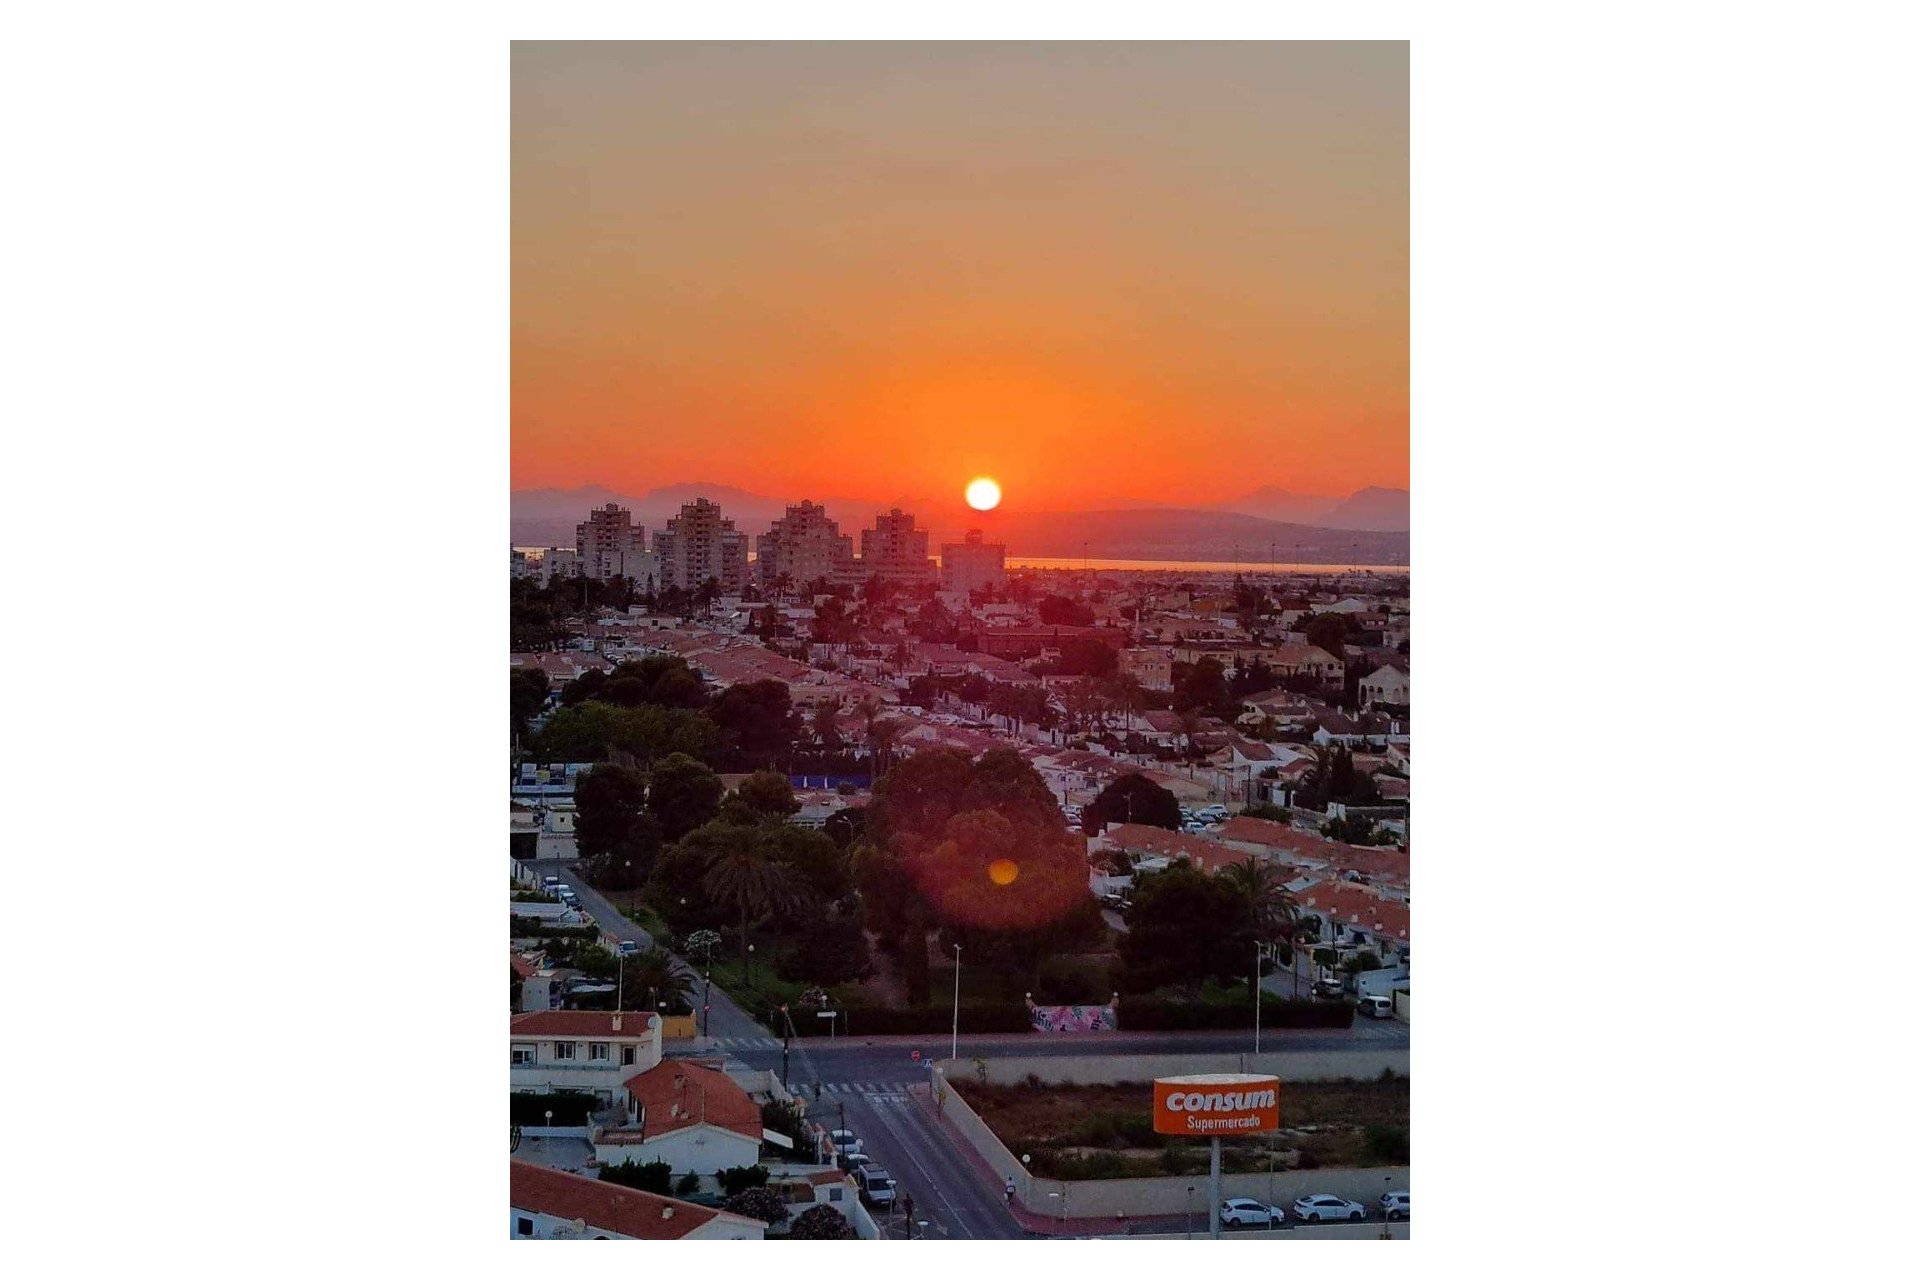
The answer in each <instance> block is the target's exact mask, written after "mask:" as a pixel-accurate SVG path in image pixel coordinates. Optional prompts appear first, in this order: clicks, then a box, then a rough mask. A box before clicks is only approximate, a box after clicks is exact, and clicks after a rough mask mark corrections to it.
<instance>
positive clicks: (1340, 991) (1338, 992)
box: [1313, 978, 1347, 1000]
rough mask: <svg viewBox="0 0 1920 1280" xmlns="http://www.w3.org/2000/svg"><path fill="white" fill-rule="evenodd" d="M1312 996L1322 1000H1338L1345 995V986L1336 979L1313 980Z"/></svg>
mask: <svg viewBox="0 0 1920 1280" xmlns="http://www.w3.org/2000/svg"><path fill="white" fill-rule="evenodd" d="M1313 994H1314V995H1316V996H1319V997H1320V998H1321V999H1322V1000H1338V999H1339V998H1340V997H1341V996H1343V995H1345V994H1347V984H1346V983H1344V982H1342V981H1341V980H1340V979H1338V978H1315V979H1314V980H1313Z"/></svg>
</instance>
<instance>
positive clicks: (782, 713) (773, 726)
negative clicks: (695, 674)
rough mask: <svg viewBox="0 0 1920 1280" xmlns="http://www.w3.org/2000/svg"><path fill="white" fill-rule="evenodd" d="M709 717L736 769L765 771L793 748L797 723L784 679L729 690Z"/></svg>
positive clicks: (714, 706) (731, 687)
mask: <svg viewBox="0 0 1920 1280" xmlns="http://www.w3.org/2000/svg"><path fill="white" fill-rule="evenodd" d="M707 714H708V715H709V716H710V717H711V718H712V719H713V722H714V723H715V724H716V725H718V726H719V728H720V735H721V745H722V748H723V750H725V751H726V753H727V757H728V759H729V760H730V761H731V762H732V763H733V764H734V765H735V766H737V767H744V768H752V769H762V768H765V767H766V766H768V765H770V764H773V763H776V762H777V761H779V760H781V759H783V758H784V757H785V756H786V754H787V753H788V752H789V751H791V750H792V749H793V738H794V734H795V733H796V732H797V731H798V727H799V726H798V720H797V718H796V717H795V715H794V712H793V695H792V692H791V691H790V690H789V689H788V688H787V683H786V681H784V680H752V681H748V682H746V683H744V684H736V685H732V686H730V687H728V688H727V689H726V690H725V691H724V692H722V693H721V694H720V696H719V697H717V698H715V699H714V700H713V704H712V706H711V707H709V708H708V711H707Z"/></svg>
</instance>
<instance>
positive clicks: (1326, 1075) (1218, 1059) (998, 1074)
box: [934, 1049, 1410, 1084]
mask: <svg viewBox="0 0 1920 1280" xmlns="http://www.w3.org/2000/svg"><path fill="white" fill-rule="evenodd" d="M1409 1057H1410V1055H1409V1054H1408V1051H1407V1050H1405V1049H1332V1050H1328V1051H1326V1052H1315V1053H1301V1052H1299V1051H1298V1050H1293V1051H1288V1050H1284V1049H1283V1050H1279V1051H1277V1052H1273V1053H1262V1054H1252V1053H1177V1054H1176V1053H1163V1054H1124V1053H1110V1054H1098V1055H1092V1054H1090V1055H1087V1056H1084V1057H1083V1056H1080V1055H1074V1056H1072V1057H1031V1058H1016V1057H1006V1058H962V1059H960V1060H959V1061H958V1062H956V1061H955V1060H953V1059H951V1058H947V1059H943V1060H941V1061H940V1062H937V1063H935V1064H934V1070H935V1071H936V1072H938V1073H941V1074H942V1075H944V1076H950V1077H951V1078H953V1079H956V1080H961V1081H967V1080H978V1081H980V1082H981V1083H982V1084H1020V1083H1022V1082H1024V1081H1025V1080H1026V1079H1027V1077H1028V1076H1036V1077H1038V1078H1039V1079H1040V1081H1041V1082H1042V1083H1044V1084H1126V1083H1129V1082H1143V1081H1147V1080H1152V1079H1154V1078H1155V1077H1156V1076H1187V1075H1199V1074H1203V1073H1212V1072H1222V1071H1242V1072H1256V1073H1258V1074H1261V1075H1271V1076H1278V1077H1280V1079H1282V1080H1368V1079H1372V1078H1373V1077H1374V1076H1377V1075H1379V1074H1380V1072H1381V1071H1383V1070H1389V1071H1392V1072H1393V1073H1394V1074H1395V1075H1407V1074H1409V1061H1408V1060H1409Z"/></svg>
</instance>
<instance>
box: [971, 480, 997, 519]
mask: <svg viewBox="0 0 1920 1280" xmlns="http://www.w3.org/2000/svg"><path fill="white" fill-rule="evenodd" d="M967 505H968V506H970V507H972V508H973V509H974V510H975V511H991V510H993V509H994V508H995V507H997V506H999V505H1000V486H999V485H998V484H997V483H995V482H994V481H993V480H992V479H991V478H990V477H988V476H981V477H979V478H978V479H976V480H974V481H973V482H972V483H971V484H969V485H968V486H967Z"/></svg>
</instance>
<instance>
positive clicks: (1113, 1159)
mask: <svg viewBox="0 0 1920 1280" xmlns="http://www.w3.org/2000/svg"><path fill="white" fill-rule="evenodd" d="M953 1083H954V1087H955V1088H956V1089H957V1090H958V1091H959V1093H960V1096H961V1097H963V1098H965V1099H966V1100H967V1104H968V1105H969V1106H971V1107H972V1108H973V1109H974V1110H975V1111H977V1112H978V1113H979V1114H980V1118H981V1119H983V1120H985V1121H986V1122H987V1125H988V1127H989V1128H991V1129H992V1130H993V1131H994V1133H995V1135H997V1136H998V1137H999V1139H1000V1141H1002V1142H1003V1143H1005V1144H1006V1146H1007V1149H1008V1150H1009V1151H1011V1152H1013V1154H1014V1155H1015V1156H1021V1155H1031V1156H1032V1157H1033V1163H1032V1168H1033V1172H1034V1173H1036V1174H1039V1175H1040V1176H1042V1177H1053V1178H1138V1177H1152V1176H1156V1175H1159V1174H1185V1173H1194V1172H1198V1171H1200V1170H1203V1169H1204V1168H1205V1167H1206V1161H1207V1147H1206V1144H1205V1143H1203V1142H1190V1141H1185V1140H1182V1139H1178V1138H1165V1137H1162V1136H1160V1135H1159V1134H1156V1133H1155V1132H1154V1131H1153V1116H1152V1104H1153V1086H1152V1085H1151V1084H1149V1083H1140V1084H1109V1085H1043V1084H1033V1083H1029V1084H1019V1085H987V1084H980V1083H978V1082H976V1081H970V1080H964V1079H957V1080H955V1081H954V1082H953ZM1407 1083H1408V1082H1407V1079H1406V1077H1404V1076H1393V1077H1386V1078H1382V1079H1377V1080H1327V1081H1315V1082H1312V1083H1302V1084H1283V1085H1281V1086H1280V1123H1281V1125H1282V1126H1283V1128H1282V1129H1281V1131H1280V1132H1279V1133H1278V1134H1275V1135H1272V1136H1270V1137H1258V1138H1229V1139H1227V1140H1225V1141H1224V1142H1223V1143H1222V1144H1221V1148H1222V1164H1223V1166H1224V1167H1225V1169H1226V1171H1227V1172H1229V1173H1241V1172H1253V1171H1257V1170H1262V1169H1265V1168H1267V1167H1268V1163H1269V1161H1270V1160H1271V1161H1272V1163H1273V1166H1274V1167H1276V1168H1281V1169H1287V1168H1303V1169H1313V1168H1353V1167H1359V1168H1365V1167H1368V1166H1372V1165H1388V1164H1403V1163H1405V1162H1406V1160H1407Z"/></svg>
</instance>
